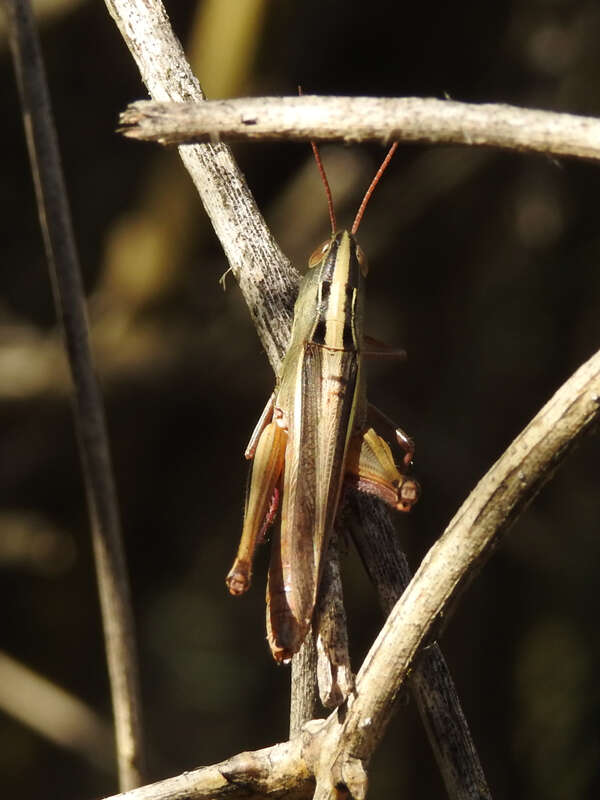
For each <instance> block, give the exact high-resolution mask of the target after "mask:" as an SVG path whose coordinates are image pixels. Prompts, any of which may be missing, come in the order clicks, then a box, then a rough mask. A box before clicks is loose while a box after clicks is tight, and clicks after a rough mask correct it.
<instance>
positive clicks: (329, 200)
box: [310, 142, 337, 236]
mask: <svg viewBox="0 0 600 800" xmlns="http://www.w3.org/2000/svg"><path fill="white" fill-rule="evenodd" d="M310 146H311V147H312V149H313V153H314V156H315V161H316V162H317V167H318V169H319V173H320V175H321V180H322V181H323V186H324V187H325V195H326V197H327V208H328V209H329V221H330V222H331V235H332V236H335V232H336V230H337V225H336V221H335V210H334V208H333V197H332V196H331V188H330V186H329V181H328V180H327V175H326V173H325V167H324V166H323V162H322V161H321V153H320V152H319V148H318V147H317V143H316V142H311V143H310Z"/></svg>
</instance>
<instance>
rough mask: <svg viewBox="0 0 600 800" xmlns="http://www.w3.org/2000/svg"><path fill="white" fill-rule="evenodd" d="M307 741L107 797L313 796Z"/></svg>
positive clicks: (155, 799)
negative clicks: (304, 746) (305, 750)
mask: <svg viewBox="0 0 600 800" xmlns="http://www.w3.org/2000/svg"><path fill="white" fill-rule="evenodd" d="M305 738H307V737H305ZM307 740H308V739H307ZM303 744H304V739H303V738H302V737H298V738H296V739H294V740H293V741H290V742H283V743H282V744H275V745H273V746H272V747H266V748H265V749H264V750H255V751H254V752H247V753H240V754H239V755H236V756H233V758H230V759H227V760H226V761H221V762H220V763H219V764H214V765H213V766H210V767H201V768H200V769H194V770H190V771H189V772H184V773H182V774H181V775H176V776H175V777H173V778H167V779H166V780H164V781H158V782H157V783H151V784H148V786H142V787H141V788H140V789H134V790H133V791H132V792H126V793H124V794H118V795H114V796H112V797H109V798H106V800H179V798H184V797H185V798H186V800H221V798H229V797H236V798H254V797H255V798H261V797H262V798H265V797H267V798H268V797H271V798H286V800H300V798H309V797H311V795H312V793H313V792H314V787H315V784H314V778H313V777H312V774H311V773H310V771H309V769H308V768H307V765H306V762H305V760H304V758H303V755H302V749H303Z"/></svg>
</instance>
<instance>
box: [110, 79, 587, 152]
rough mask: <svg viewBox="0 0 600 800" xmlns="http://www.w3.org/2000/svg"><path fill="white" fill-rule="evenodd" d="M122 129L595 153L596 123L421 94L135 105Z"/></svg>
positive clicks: (135, 135) (165, 137) (146, 135)
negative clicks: (399, 96)
mask: <svg viewBox="0 0 600 800" xmlns="http://www.w3.org/2000/svg"><path fill="white" fill-rule="evenodd" d="M120 122H121V125H122V126H123V127H122V129H121V130H122V132H123V133H124V134H125V136H128V137H130V138H132V139H146V140H149V141H155V142H160V143H161V144H181V143H182V142H199V141H214V140H218V139H222V140H226V141H235V140H238V139H259V138H260V139H291V140H293V141H308V140H310V139H314V140H318V141H343V142H347V143H349V142H367V141H377V142H383V143H388V142H392V141H400V142H429V143H431V144H440V143H446V144H466V145H479V146H485V147H500V148H503V149H506V150H521V151H528V152H536V153H545V154H547V155H556V156H575V157H577V158H593V159H599V158H600V120H598V119H595V118H594V117H581V116H575V115H574V114H558V113H555V112H552V111H537V110H532V109H528V108H518V107H516V106H509V105H496V104H492V103H485V104H482V105H475V104H473V103H458V102H455V101H453V100H436V99H433V98H420V97H401V98H398V97H317V96H314V95H303V96H302V97H252V98H242V99H237V100H212V101H210V102H205V103H200V104H199V103H187V104H181V103H179V104H177V103H148V102H144V101H141V102H137V103H132V104H131V105H130V106H128V108H127V109H126V110H125V111H124V112H123V113H122V114H121V118H120Z"/></svg>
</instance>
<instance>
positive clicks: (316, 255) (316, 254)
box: [308, 239, 331, 269]
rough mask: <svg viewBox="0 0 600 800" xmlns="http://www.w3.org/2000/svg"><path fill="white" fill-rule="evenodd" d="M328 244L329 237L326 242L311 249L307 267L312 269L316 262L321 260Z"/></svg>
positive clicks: (329, 242)
mask: <svg viewBox="0 0 600 800" xmlns="http://www.w3.org/2000/svg"><path fill="white" fill-rule="evenodd" d="M330 246H331V239H327V241H326V242H323V244H320V245H319V246H318V247H317V249H316V250H314V251H313V253H312V254H311V257H310V258H309V259H308V268H309V269H313V268H314V267H316V266H317V264H320V263H321V261H323V258H324V257H325V255H326V254H327V251H328V250H329V248H330Z"/></svg>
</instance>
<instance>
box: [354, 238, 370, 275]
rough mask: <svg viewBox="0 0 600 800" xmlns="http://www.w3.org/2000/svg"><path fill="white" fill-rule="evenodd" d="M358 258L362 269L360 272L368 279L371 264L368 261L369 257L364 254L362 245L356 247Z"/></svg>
mask: <svg viewBox="0 0 600 800" xmlns="http://www.w3.org/2000/svg"><path fill="white" fill-rule="evenodd" d="M356 258H357V260H358V266H359V267H360V271H361V273H362V276H363V278H366V277H367V275H368V274H369V262H368V261H367V257H366V255H365V254H364V252H363V249H362V247H361V246H360V245H358V244H357V245H356Z"/></svg>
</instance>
